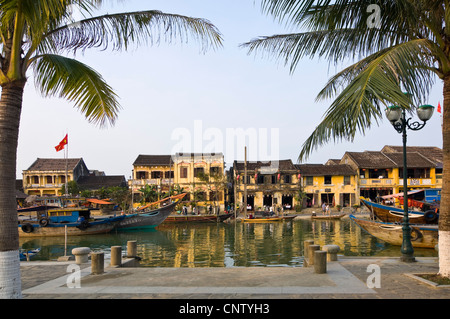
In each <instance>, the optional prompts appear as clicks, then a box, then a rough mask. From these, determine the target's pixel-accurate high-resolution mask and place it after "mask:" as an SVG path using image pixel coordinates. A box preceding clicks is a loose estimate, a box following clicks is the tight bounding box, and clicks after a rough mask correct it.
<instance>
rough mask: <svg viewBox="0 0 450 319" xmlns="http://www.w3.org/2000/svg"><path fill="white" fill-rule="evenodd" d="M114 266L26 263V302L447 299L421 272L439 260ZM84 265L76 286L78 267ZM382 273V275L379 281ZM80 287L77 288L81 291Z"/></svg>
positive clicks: (446, 290) (448, 292)
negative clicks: (318, 268)
mask: <svg viewBox="0 0 450 319" xmlns="http://www.w3.org/2000/svg"><path fill="white" fill-rule="evenodd" d="M123 262H124V264H123V265H124V266H122V267H117V266H114V267H111V266H110V261H109V260H105V262H104V272H103V273H102V274H100V275H94V274H92V273H91V268H92V267H91V264H90V263H91V261H90V260H89V261H88V262H87V263H83V264H80V265H76V264H75V261H64V262H58V261H32V262H22V263H21V272H22V293H23V298H24V299H52V300H53V299H96V300H97V299H173V300H177V299H178V300H179V299H188V300H197V299H216V300H224V299H227V300H229V299H264V300H275V299H449V298H450V287H448V286H441V287H437V286H434V285H432V284H431V283H430V282H426V281H423V280H421V279H420V278H419V277H418V276H417V274H423V273H434V274H435V273H437V271H438V269H439V267H438V259H437V258H436V257H419V258H416V262H414V263H404V262H401V261H400V258H398V257H344V256H339V258H338V260H337V261H332V262H327V271H326V273H322V274H318V273H316V272H315V271H314V267H235V268H234V267H230V268H227V267H212V268H165V267H162V268H159V267H126V266H125V264H126V259H124V261H123ZM77 267H79V270H80V272H79V275H80V277H79V281H78V283H77V281H76V276H75V273H74V272H73V270H74V269H77ZM377 276H379V277H377ZM77 285H78V286H77Z"/></svg>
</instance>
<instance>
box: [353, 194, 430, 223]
mask: <svg viewBox="0 0 450 319" xmlns="http://www.w3.org/2000/svg"><path fill="white" fill-rule="evenodd" d="M360 200H361V202H362V203H363V204H364V206H366V207H367V208H368V209H369V210H370V211H371V212H372V214H373V215H374V216H375V217H377V218H378V219H379V220H381V221H383V222H386V223H401V222H402V221H403V215H404V212H403V208H400V207H394V206H386V205H382V204H377V203H374V202H371V201H369V200H367V199H364V198H360ZM408 216H409V221H410V223H411V224H437V223H438V221H439V214H438V213H437V212H436V211H435V210H428V211H426V212H423V211H413V210H408Z"/></svg>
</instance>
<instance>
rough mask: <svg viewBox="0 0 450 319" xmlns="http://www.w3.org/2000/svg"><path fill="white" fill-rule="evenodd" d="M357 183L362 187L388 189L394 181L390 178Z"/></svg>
mask: <svg viewBox="0 0 450 319" xmlns="http://www.w3.org/2000/svg"><path fill="white" fill-rule="evenodd" d="M359 183H360V185H362V186H373V187H377V186H379V187H386V186H388V187H389V186H392V185H393V184H394V180H393V179H392V178H367V179H361V180H360V182H359Z"/></svg>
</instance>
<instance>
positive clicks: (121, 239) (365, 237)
mask: <svg viewBox="0 0 450 319" xmlns="http://www.w3.org/2000/svg"><path fill="white" fill-rule="evenodd" d="M131 240H136V241H137V244H138V255H139V257H141V258H142V260H141V265H142V266H144V267H267V266H278V267H287V266H289V267H296V266H299V267H301V266H302V263H303V257H302V255H303V242H304V241H305V240H314V243H315V244H316V245H320V246H322V245H325V244H336V245H339V247H340V248H341V252H340V253H339V254H340V255H344V256H391V257H392V256H400V255H401V254H400V247H398V246H391V245H389V244H387V243H384V242H383V241H381V240H378V239H376V238H375V237H373V236H371V235H369V234H368V233H366V232H365V231H364V230H362V229H361V228H359V227H358V226H357V225H355V224H354V223H353V222H351V221H350V219H349V218H344V219H342V220H340V221H317V220H315V221H312V220H311V219H300V220H295V221H283V222H275V223H265V224H247V223H242V222H237V223H236V222H232V223H207V224H199V223H197V224H194V223H177V224H175V223H168V224H165V223H163V224H162V225H160V226H159V227H158V228H156V229H154V230H140V231H114V232H111V233H109V234H103V235H91V236H84V237H69V238H68V240H67V244H66V243H65V240H64V238H33V239H21V242H20V243H21V246H22V248H24V249H34V248H41V251H40V253H39V254H38V255H36V256H35V257H33V259H32V260H55V259H57V258H58V257H60V256H64V254H65V253H67V254H68V255H70V254H71V251H72V249H73V248H75V247H89V248H91V250H93V251H103V252H105V257H106V258H107V257H108V255H109V253H110V248H111V246H122V247H123V248H122V249H123V251H124V254H125V252H126V246H127V242H128V241H131ZM66 247H67V249H66ZM414 255H415V256H416V257H434V256H437V252H436V251H435V250H434V249H418V248H417V249H415V252H414Z"/></svg>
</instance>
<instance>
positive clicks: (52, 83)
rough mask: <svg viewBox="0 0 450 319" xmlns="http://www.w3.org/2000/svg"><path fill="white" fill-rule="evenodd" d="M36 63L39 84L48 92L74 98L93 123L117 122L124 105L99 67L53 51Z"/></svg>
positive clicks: (38, 58)
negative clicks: (120, 103)
mask: <svg viewBox="0 0 450 319" xmlns="http://www.w3.org/2000/svg"><path fill="white" fill-rule="evenodd" d="M33 67H34V69H35V74H36V77H35V82H36V87H38V88H39V89H40V91H41V92H42V94H43V95H44V96H59V97H62V98H65V99H67V100H69V101H71V102H74V103H75V107H77V108H78V109H79V110H80V111H81V113H82V114H84V115H85V117H86V119H87V120H88V121H89V122H91V123H94V124H97V125H99V126H105V125H106V124H107V123H108V122H109V123H110V124H111V125H114V123H115V120H116V118H117V115H118V112H119V110H120V108H121V107H120V105H119V103H118V101H117V96H116V94H115V93H114V91H113V90H112V88H111V87H110V86H109V85H108V84H107V83H106V82H105V81H104V80H103V78H102V77H101V75H100V74H98V73H97V72H96V71H95V70H93V69H92V68H90V67H89V66H87V65H85V64H83V63H81V62H79V61H77V60H74V59H70V58H67V57H63V56H58V55H52V54H45V55H42V56H39V57H37V58H36V59H35V60H34V64H33Z"/></svg>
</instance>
